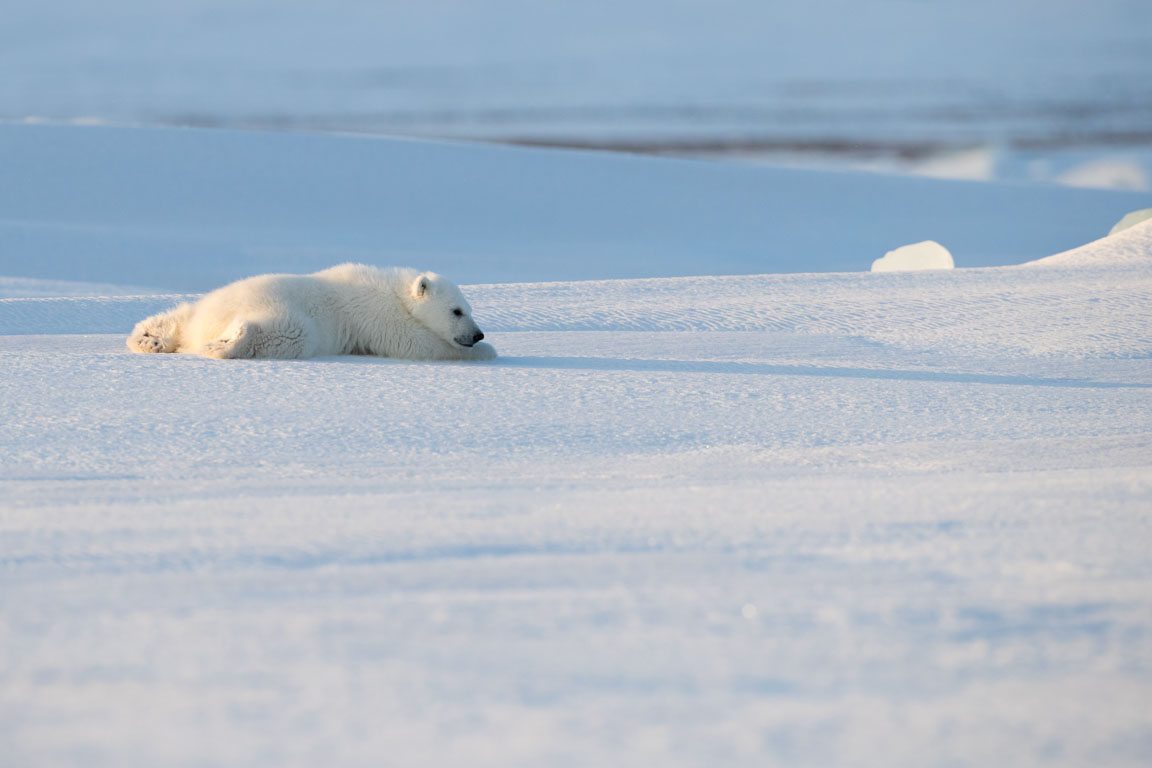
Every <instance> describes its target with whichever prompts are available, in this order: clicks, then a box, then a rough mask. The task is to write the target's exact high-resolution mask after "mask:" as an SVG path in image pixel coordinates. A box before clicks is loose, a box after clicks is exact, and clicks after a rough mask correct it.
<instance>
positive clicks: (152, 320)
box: [127, 304, 191, 352]
mask: <svg viewBox="0 0 1152 768" xmlns="http://www.w3.org/2000/svg"><path fill="white" fill-rule="evenodd" d="M190 311H191V305H189V304H181V305H180V306H178V307H176V308H175V309H172V310H169V311H167V312H161V313H160V314H158V315H152V317H149V318H146V319H144V320H141V321H140V322H138V323H136V327H135V328H133V329H132V333H131V334H130V335H129V336H128V340H127V344H128V349H130V350H132V351H133V352H175V351H176V350H177V348H179V346H180V329H181V326H182V325H183V324H184V322H185V321H186V320H187V318H188V314H189V312H190Z"/></svg>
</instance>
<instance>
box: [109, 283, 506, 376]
mask: <svg viewBox="0 0 1152 768" xmlns="http://www.w3.org/2000/svg"><path fill="white" fill-rule="evenodd" d="M454 310H459V311H460V314H459V315H456V314H455V313H454ZM479 333H480V329H479V328H477V327H476V323H475V322H474V321H473V320H472V308H471V307H470V306H469V305H468V302H467V301H465V299H464V296H463V295H462V294H461V293H460V289H459V288H457V287H456V286H455V285H454V284H452V283H451V282H449V281H448V280H445V279H444V278H442V277H440V276H439V275H437V274H435V273H432V272H423V273H421V272H418V271H416V270H414V269H407V268H402V267H393V268H391V269H378V268H376V267H370V266H366V265H364V264H341V265H340V266H337V267H332V268H330V269H325V270H323V271H321V272H316V273H315V274H312V275H260V276H258V277H250V278H248V279H246V280H240V281H238V282H235V283H231V284H229V285H226V286H224V287H223V288H219V289H217V290H215V291H213V292H212V293H210V294H208V295H207V296H205V297H204V298H202V299H200V300H199V301H197V302H195V303H192V304H181V305H180V306H178V307H176V308H175V309H171V310H169V311H167V312H162V313H160V314H158V315H153V316H152V317H149V318H148V319H146V320H143V321H141V322H140V323H138V324H137V325H136V328H135V330H133V331H132V335H131V336H129V337H128V348H129V349H131V350H132V351H133V352H195V353H199V354H201V355H204V356H206V357H218V358H244V357H271V358H280V359H294V358H303V357H316V356H318V355H358V354H362V355H381V356H383V357H399V358H405V359H408V360H491V359H492V358H494V357H496V350H495V349H493V348H492V346H491V345H490V344H485V343H484V342H477V343H475V344H473V340H474V339H475V337H476V335H477V334H479Z"/></svg>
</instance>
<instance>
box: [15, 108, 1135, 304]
mask: <svg viewBox="0 0 1152 768" xmlns="http://www.w3.org/2000/svg"><path fill="white" fill-rule="evenodd" d="M0 167H3V168H5V169H6V172H7V173H8V174H9V178H10V179H12V180H13V181H12V183H7V184H0V210H3V211H4V216H3V217H2V219H0V254H4V256H3V257H0V258H2V259H3V260H2V261H0V274H5V275H9V276H12V277H26V278H49V279H66V280H83V281H94V282H106V281H107V280H109V279H111V278H110V277H109V275H116V276H117V278H116V279H118V280H123V281H126V282H129V283H130V284H132V285H145V286H153V287H154V288H156V289H158V290H164V291H177V292H202V291H207V290H211V289H212V288H215V287H217V286H219V285H223V284H225V283H228V282H231V281H233V280H237V279H240V278H242V277H246V276H248V275H250V274H254V273H261V272H313V271H316V270H319V269H323V268H326V267H329V266H332V264H334V263H338V262H341V261H362V262H368V263H375V264H379V265H392V264H395V265H411V266H418V267H421V268H426V269H432V270H435V271H437V272H440V273H441V274H443V275H446V276H447V277H449V278H450V279H452V280H453V281H455V282H457V283H461V284H463V283H479V282H513V281H515V282H522V281H546V280H584V279H610V278H641V277H671V276H683V275H692V274H697V275H733V274H763V273H780V272H832V271H850V272H856V271H863V270H867V269H868V267H869V265H870V264H871V263H872V261H873V260H875V259H876V258H877V257H878V256H880V255H882V254H884V253H885V252H886V251H889V250H891V249H892V248H894V247H897V246H899V245H903V244H905V243H914V242H920V241H922V240H936V241H938V242H942V243H947V245H948V249H949V250H950V251H951V252H952V254H953V256H954V257H955V258H956V261H957V263H959V264H962V265H964V266H966V267H979V266H999V265H1006V264H1019V263H1022V262H1024V261H1030V260H1034V259H1038V258H1042V257H1044V256H1048V255H1050V254H1052V253H1056V252H1058V251H1062V250H1066V249H1067V248H1070V247H1073V246H1076V245H1079V244H1081V243H1085V242H1088V241H1089V240H1093V239H1095V238H1097V237H1099V236H1100V235H1102V234H1103V233H1105V232H1107V231H1108V228H1109V227H1111V226H1112V225H1113V224H1114V223H1115V222H1116V220H1117V217H1118V215H1119V213H1118V212H1123V211H1130V210H1133V209H1137V208H1146V207H1148V204H1149V203H1148V200H1149V197H1148V195H1147V194H1141V193H1131V192H1111V191H1099V190H1079V189H1060V188H1044V189H1036V188H1026V187H1019V186H1011V185H986V184H975V183H968V182H943V181H939V180H932V179H909V178H890V177H877V176H874V175H870V174H860V173H812V172H808V171H797V170H781V169H766V168H752V167H742V166H735V165H726V164H716V163H701V162H688V161H676V162H671V161H668V160H661V159H651V158H637V157H629V156H620V155H605V154H596V153H571V152H555V151H544V150H535V151H528V150H525V149H522V148H509V147H497V146H487V145H475V144H450V143H432V142H417V141H403V140H383V139H366V138H343V139H341V140H336V139H333V138H332V137H325V136H299V135H290V134H264V133H239V132H227V131H203V130H155V129H151V130H149V129H123V128H113V127H75V126H37V125H0ZM17 180H18V181H17ZM23 253H33V254H35V256H36V258H34V259H31V258H22V257H20V256H19V255H18V254H23Z"/></svg>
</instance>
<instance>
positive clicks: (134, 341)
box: [128, 331, 176, 353]
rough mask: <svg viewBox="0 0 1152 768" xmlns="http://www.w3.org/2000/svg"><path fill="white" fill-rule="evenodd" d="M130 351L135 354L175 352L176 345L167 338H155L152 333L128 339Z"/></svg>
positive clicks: (135, 335)
mask: <svg viewBox="0 0 1152 768" xmlns="http://www.w3.org/2000/svg"><path fill="white" fill-rule="evenodd" d="M128 349H130V350H132V351H133V352H146V353H147V352H175V351H176V343H175V342H174V341H173V340H172V339H171V338H168V337H166V336H153V335H152V333H151V332H150V331H144V332H143V333H136V334H133V335H131V336H129V337H128Z"/></svg>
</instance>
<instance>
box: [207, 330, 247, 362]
mask: <svg viewBox="0 0 1152 768" xmlns="http://www.w3.org/2000/svg"><path fill="white" fill-rule="evenodd" d="M248 331H249V327H248V323H246V322H244V321H243V320H237V321H236V322H234V323H232V325H230V326H229V327H228V330H226V331H225V332H224V334H223V336H221V338H219V339H215V340H214V341H210V342H208V343H207V344H205V345H204V346H203V347H201V348H200V354H202V355H204V357H214V358H216V359H218V360H230V359H234V358H237V357H249V356H250V355H251V347H252V345H251V343H250V342H251V338H250V336H249V333H248Z"/></svg>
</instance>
